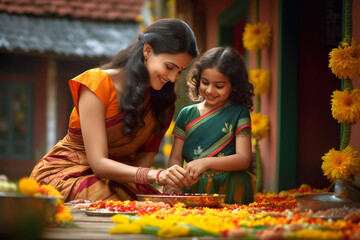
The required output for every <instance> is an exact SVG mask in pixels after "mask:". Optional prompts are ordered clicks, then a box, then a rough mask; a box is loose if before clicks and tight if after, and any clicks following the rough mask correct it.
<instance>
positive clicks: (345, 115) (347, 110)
mask: <svg viewBox="0 0 360 240" xmlns="http://www.w3.org/2000/svg"><path fill="white" fill-rule="evenodd" d="M331 97H332V100H331V102H332V107H331V110H332V115H333V117H334V118H335V119H336V120H338V122H339V123H341V122H347V123H349V124H353V123H357V122H358V121H359V119H360V89H354V90H353V91H351V93H349V91H348V90H344V91H339V90H336V91H334V92H333V95H332V96H331Z"/></svg>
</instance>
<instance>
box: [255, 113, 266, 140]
mask: <svg viewBox="0 0 360 240" xmlns="http://www.w3.org/2000/svg"><path fill="white" fill-rule="evenodd" d="M251 126H252V129H251V133H252V135H253V137H255V138H260V139H261V138H267V137H268V133H269V129H270V120H269V118H268V117H267V116H265V115H261V113H253V114H251Z"/></svg>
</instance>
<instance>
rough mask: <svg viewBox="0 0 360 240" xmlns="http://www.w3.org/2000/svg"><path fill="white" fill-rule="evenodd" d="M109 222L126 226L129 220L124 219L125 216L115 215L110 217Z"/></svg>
mask: <svg viewBox="0 0 360 240" xmlns="http://www.w3.org/2000/svg"><path fill="white" fill-rule="evenodd" d="M111 220H112V221H113V222H114V223H117V224H127V223H130V220H129V218H127V217H125V216H124V215H122V214H116V215H114V216H112V217H111Z"/></svg>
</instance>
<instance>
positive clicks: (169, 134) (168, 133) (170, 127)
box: [165, 121, 175, 136]
mask: <svg viewBox="0 0 360 240" xmlns="http://www.w3.org/2000/svg"><path fill="white" fill-rule="evenodd" d="M174 127H175V122H174V121H171V123H170V126H169V128H168V130H167V131H166V133H165V134H166V135H167V136H171V134H172V132H173V131H174Z"/></svg>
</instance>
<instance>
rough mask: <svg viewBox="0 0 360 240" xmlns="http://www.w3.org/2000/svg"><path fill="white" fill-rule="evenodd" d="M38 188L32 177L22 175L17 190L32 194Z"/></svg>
mask: <svg viewBox="0 0 360 240" xmlns="http://www.w3.org/2000/svg"><path fill="white" fill-rule="evenodd" d="M38 188H39V184H38V183H37V182H36V181H35V179H33V178H29V177H23V178H21V179H20V180H19V191H20V192H21V193H22V194H25V195H29V196H34V194H35V193H36V191H37V190H38Z"/></svg>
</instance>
